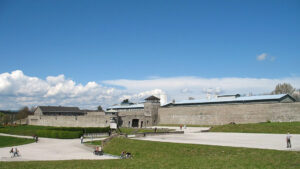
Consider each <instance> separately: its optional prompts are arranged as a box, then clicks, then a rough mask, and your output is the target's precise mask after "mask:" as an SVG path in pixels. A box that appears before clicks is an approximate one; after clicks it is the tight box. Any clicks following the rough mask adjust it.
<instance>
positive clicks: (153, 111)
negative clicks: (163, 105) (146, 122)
mask: <svg viewBox="0 0 300 169" xmlns="http://www.w3.org/2000/svg"><path fill="white" fill-rule="evenodd" d="M145 101H146V102H145V103H144V111H145V112H144V115H145V116H148V117H151V119H152V120H151V123H150V124H151V125H152V126H153V125H157V124H158V109H159V107H160V99H159V98H157V97H155V96H150V97H148V98H146V99H145Z"/></svg>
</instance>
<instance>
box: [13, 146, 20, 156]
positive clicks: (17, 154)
mask: <svg viewBox="0 0 300 169" xmlns="http://www.w3.org/2000/svg"><path fill="white" fill-rule="evenodd" d="M15 156H17V157H19V156H20V153H19V150H18V149H17V147H16V148H15V152H14V157H15Z"/></svg>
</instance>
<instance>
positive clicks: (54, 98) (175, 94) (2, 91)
mask: <svg viewBox="0 0 300 169" xmlns="http://www.w3.org/2000/svg"><path fill="white" fill-rule="evenodd" d="M283 82H286V83H290V84H292V85H293V86H294V87H295V88H300V78H299V77H291V78H280V79H263V78H201V77H171V78H160V77H156V78H151V79H146V80H128V79H119V80H107V81H103V82H102V83H101V84H99V83H96V82H88V83H87V84H80V83H76V82H75V81H73V80H71V79H66V78H65V76H64V75H58V76H48V77H47V78H46V79H40V78H37V77H30V76H27V75H24V73H23V72H22V71H21V70H16V71H13V72H11V73H2V74H0V100H1V102H0V109H18V108H20V107H22V106H29V107H30V106H37V105H62V106H79V107H80V108H89V109H96V107H97V106H98V105H102V106H103V107H107V106H109V105H113V104H117V103H120V101H122V100H123V99H130V100H131V101H134V102H138V101H142V100H143V99H144V98H145V97H147V96H150V95H155V96H157V97H160V96H166V95H167V96H168V101H170V100H172V99H176V100H183V99H187V98H188V97H194V98H195V99H199V98H201V97H205V96H206V94H207V93H211V94H236V93H240V94H248V93H250V92H251V93H253V94H262V93H268V92H271V91H272V90H273V89H274V88H275V86H276V85H277V84H278V83H283ZM109 85H114V86H120V87H122V88H124V89H118V88H114V87H107V86H109Z"/></svg>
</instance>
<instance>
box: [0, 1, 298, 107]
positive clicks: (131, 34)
mask: <svg viewBox="0 0 300 169" xmlns="http://www.w3.org/2000/svg"><path fill="white" fill-rule="evenodd" d="M299 9H300V2H299V1H297V0H289V1H282V0H271V1H268V0H261V1H253V0H251V1H235V0H229V1H226V2H225V1H224V2H223V1H217V0H216V1H214V0H212V1H198V0H197V1H194V0H191V1H173V0H172V1H171V0H166V1H161V0H159V1H158V0H157V1H156V0H153V1H147V2H146V1H138V0H129V1H121V0H120V1H104V2H103V1H94V0H87V1H77V0H64V1H50V0H49V1H48V0H45V1H31V0H16V1H9V0H0V28H1V31H0V59H1V66H0V109H19V108H20V107H22V106H36V105H64V106H79V107H81V108H91V109H95V108H96V107H97V106H98V105H102V106H104V107H106V106H108V105H112V104H116V103H119V102H120V101H121V100H122V99H125V98H129V99H131V100H133V101H140V100H142V99H143V98H145V97H146V96H149V95H152V94H154V95H157V96H158V95H167V96H168V100H169V101H171V100H172V99H175V100H182V99H187V98H188V97H194V98H203V97H205V95H206V93H208V92H209V93H215V94H235V93H240V94H249V93H252V94H264V93H269V92H271V91H272V90H273V89H274V88H275V86H276V84H278V83H283V82H287V83H291V84H292V85H293V86H294V87H296V88H300V68H299V67H300V66H299V63H300V54H299V44H300V31H299V30H300V10H299Z"/></svg>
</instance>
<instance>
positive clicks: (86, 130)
mask: <svg viewBox="0 0 300 169" xmlns="http://www.w3.org/2000/svg"><path fill="white" fill-rule="evenodd" d="M109 129H110V128H109V127H86V128H83V127H52V128H50V130H59V131H81V132H82V133H105V132H108V131H109Z"/></svg>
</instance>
